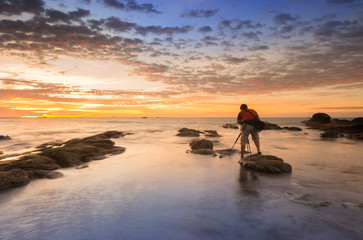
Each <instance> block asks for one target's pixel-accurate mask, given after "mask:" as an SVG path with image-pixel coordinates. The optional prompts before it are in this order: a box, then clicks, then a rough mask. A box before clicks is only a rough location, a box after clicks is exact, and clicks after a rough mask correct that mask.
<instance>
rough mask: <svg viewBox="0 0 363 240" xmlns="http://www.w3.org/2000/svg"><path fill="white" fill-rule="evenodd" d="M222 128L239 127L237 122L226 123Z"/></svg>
mask: <svg viewBox="0 0 363 240" xmlns="http://www.w3.org/2000/svg"><path fill="white" fill-rule="evenodd" d="M222 127H223V128H232V129H239V127H238V125H237V124H231V123H226V124H224V125H223V126H222Z"/></svg>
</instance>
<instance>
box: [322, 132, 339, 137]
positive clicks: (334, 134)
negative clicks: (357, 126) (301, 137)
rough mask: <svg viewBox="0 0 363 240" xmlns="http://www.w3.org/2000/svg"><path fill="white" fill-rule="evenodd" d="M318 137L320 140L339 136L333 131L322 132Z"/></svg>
mask: <svg viewBox="0 0 363 240" xmlns="http://www.w3.org/2000/svg"><path fill="white" fill-rule="evenodd" d="M320 137H321V138H338V137H339V135H338V133H337V132H335V131H326V132H323V133H322V134H320Z"/></svg>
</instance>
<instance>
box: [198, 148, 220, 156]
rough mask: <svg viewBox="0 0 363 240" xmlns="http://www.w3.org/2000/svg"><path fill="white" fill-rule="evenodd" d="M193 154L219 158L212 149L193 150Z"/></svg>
mask: <svg viewBox="0 0 363 240" xmlns="http://www.w3.org/2000/svg"><path fill="white" fill-rule="evenodd" d="M192 153H194V154H201V155H213V156H217V155H216V153H215V152H214V151H213V150H212V149H196V150H192Z"/></svg>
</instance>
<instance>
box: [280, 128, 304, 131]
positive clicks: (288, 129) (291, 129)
mask: <svg viewBox="0 0 363 240" xmlns="http://www.w3.org/2000/svg"><path fill="white" fill-rule="evenodd" d="M282 129H284V130H287V131H296V132H299V131H302V129H301V128H299V127H283V128H282Z"/></svg>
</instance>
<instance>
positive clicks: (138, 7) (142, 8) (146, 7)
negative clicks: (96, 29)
mask: <svg viewBox="0 0 363 240" xmlns="http://www.w3.org/2000/svg"><path fill="white" fill-rule="evenodd" d="M103 2H104V4H106V5H107V6H109V7H113V8H116V9H121V10H126V11H139V12H145V13H157V14H160V13H161V12H160V11H158V10H156V9H155V8H154V5H153V4H152V3H143V4H138V3H137V2H136V1H135V0H127V3H126V4H124V3H121V2H119V1H118V0H103Z"/></svg>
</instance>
